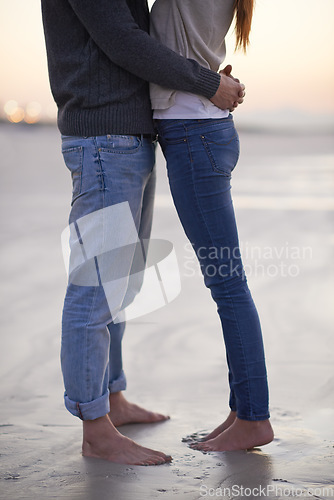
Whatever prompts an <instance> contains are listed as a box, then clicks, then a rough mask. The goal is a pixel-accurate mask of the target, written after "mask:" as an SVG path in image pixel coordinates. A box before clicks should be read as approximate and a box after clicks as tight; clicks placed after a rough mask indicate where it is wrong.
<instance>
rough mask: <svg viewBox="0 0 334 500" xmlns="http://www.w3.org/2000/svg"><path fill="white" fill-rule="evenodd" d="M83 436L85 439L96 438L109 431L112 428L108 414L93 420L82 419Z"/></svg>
mask: <svg viewBox="0 0 334 500" xmlns="http://www.w3.org/2000/svg"><path fill="white" fill-rule="evenodd" d="M82 429H83V438H84V440H86V441H89V440H91V439H96V438H97V437H98V436H99V435H105V434H106V433H110V431H112V430H113V429H114V430H115V431H116V429H115V428H114V426H113V424H112V423H111V420H110V418H109V416H108V415H104V416H103V417H99V418H96V419H94V420H84V421H83V422H82Z"/></svg>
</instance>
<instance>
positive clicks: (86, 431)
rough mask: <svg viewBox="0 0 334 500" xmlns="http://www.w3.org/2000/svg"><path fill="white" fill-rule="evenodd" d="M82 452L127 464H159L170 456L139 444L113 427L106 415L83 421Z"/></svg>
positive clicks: (170, 458)
mask: <svg viewBox="0 0 334 500" xmlns="http://www.w3.org/2000/svg"><path fill="white" fill-rule="evenodd" d="M82 454H83V456H85V457H94V458H101V459H104V460H109V461H110V462H116V463H118V464H129V465H161V464H165V463H168V462H170V461H171V460H172V457H170V456H168V455H165V454H164V453H162V452H159V451H155V450H151V449H149V448H145V447H143V446H140V445H139V444H137V443H135V442H134V441H132V439H129V438H127V437H126V436H123V435H122V434H120V433H119V432H118V430H117V429H115V427H114V425H113V424H112V423H111V421H110V418H109V417H108V415H105V416H104V417H100V418H97V419H96V420H85V421H84V422H83V442H82Z"/></svg>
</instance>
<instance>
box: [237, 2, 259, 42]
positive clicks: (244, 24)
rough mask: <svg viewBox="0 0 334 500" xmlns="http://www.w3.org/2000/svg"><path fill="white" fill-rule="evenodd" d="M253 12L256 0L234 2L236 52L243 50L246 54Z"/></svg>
mask: <svg viewBox="0 0 334 500" xmlns="http://www.w3.org/2000/svg"><path fill="white" fill-rule="evenodd" d="M253 10H254V0H235V2H234V16H235V35H236V43H235V48H236V50H237V49H242V50H243V51H244V52H246V49H247V46H248V44H249V34H250V30H251V25H252V17H253Z"/></svg>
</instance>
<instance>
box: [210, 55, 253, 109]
mask: <svg viewBox="0 0 334 500" xmlns="http://www.w3.org/2000/svg"><path fill="white" fill-rule="evenodd" d="M231 71H232V66H231V65H230V64H228V65H227V66H225V68H224V69H222V70H221V71H220V72H219V74H220V84H219V87H218V90H217V92H216V93H215V95H214V96H213V97H212V98H211V99H210V101H211V102H212V103H213V104H215V106H217V107H218V108H220V109H229V110H230V111H234V110H235V108H236V107H237V106H238V105H239V104H241V103H243V101H244V97H245V85H244V84H242V83H240V81H239V80H238V78H234V77H233V76H232V75H231Z"/></svg>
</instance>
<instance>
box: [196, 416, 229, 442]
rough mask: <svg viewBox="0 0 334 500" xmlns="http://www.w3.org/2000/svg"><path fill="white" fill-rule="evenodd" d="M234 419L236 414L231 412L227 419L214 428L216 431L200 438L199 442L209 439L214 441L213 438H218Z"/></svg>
mask: <svg viewBox="0 0 334 500" xmlns="http://www.w3.org/2000/svg"><path fill="white" fill-rule="evenodd" d="M236 417H237V412H236V411H231V412H230V414H229V416H228V417H227V419H226V420H224V422H223V423H222V424H220V425H218V427H216V429H214V430H213V431H212V432H210V434H208V435H207V436H205V437H204V438H202V439H201V441H209V439H214V438H215V437H217V436H219V434H221V433H222V432H223V431H225V430H226V429H227V428H228V427H230V425H232V424H233V422H234V421H235V419H236Z"/></svg>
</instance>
